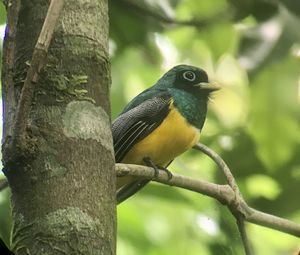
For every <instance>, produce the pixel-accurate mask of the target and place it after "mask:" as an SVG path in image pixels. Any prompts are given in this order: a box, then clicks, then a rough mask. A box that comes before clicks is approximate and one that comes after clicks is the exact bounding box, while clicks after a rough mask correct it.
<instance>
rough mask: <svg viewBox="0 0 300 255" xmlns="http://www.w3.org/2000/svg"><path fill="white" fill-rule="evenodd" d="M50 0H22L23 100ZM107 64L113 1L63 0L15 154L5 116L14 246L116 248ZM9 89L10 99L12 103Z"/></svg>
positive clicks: (19, 60)
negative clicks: (109, 6) (109, 7)
mask: <svg viewBox="0 0 300 255" xmlns="http://www.w3.org/2000/svg"><path fill="white" fill-rule="evenodd" d="M48 4H49V1H48V0H47V1H46V0H26V1H25V0H24V1H22V4H21V10H20V13H19V22H18V26H17V34H16V38H15V43H16V49H15V56H14V72H15V73H14V84H13V85H12V86H13V90H14V94H15V97H16V100H18V97H19V95H20V90H21V88H22V82H23V80H24V78H25V76H26V71H27V69H28V65H29V64H30V59H31V55H32V52H33V48H34V45H35V43H36V41H37V38H38V35H39V32H40V30H41V27H42V24H43V21H44V18H45V14H46V11H47V8H48ZM109 73H110V66H109V61H108V16H107V1H97V0H66V1H65V5H64V9H63V11H62V13H61V17H60V20H59V22H58V25H57V28H56V30H55V33H54V36H53V38H52V41H51V44H50V48H49V52H48V55H47V58H46V64H45V67H44V68H43V70H42V71H41V73H40V75H39V77H38V82H37V84H36V85H35V93H34V99H33V101H32V104H31V109H30V112H29V118H28V120H26V122H27V123H26V125H27V128H26V136H25V137H26V140H25V146H20V148H22V150H21V151H17V153H18V155H13V157H12V155H11V151H9V150H8V147H7V146H6V145H7V144H9V140H10V138H11V137H10V136H11V132H10V130H12V127H11V125H13V123H11V122H9V123H6V124H5V129H4V137H3V141H4V146H3V148H2V149H3V155H4V158H3V163H4V172H5V174H6V176H7V178H8V181H9V184H10V187H11V189H12V209H13V218H14V226H13V233H12V249H13V251H14V252H15V254H31V255H33V254H87V255H88V254H115V234H116V233H115V232H116V223H115V222H116V216H115V215H116V208H115V172H114V154H113V148H112V138H111V131H110V117H109V116H110V106H109V87H110V76H109V75H110V74H109ZM5 96H6V95H5V94H4V108H5V109H10V107H9V104H10V103H11V101H9V100H8V98H6V97H5ZM10 114H11V113H10ZM4 115H5V116H6V117H7V115H8V113H7V112H6V113H4ZM7 125H8V126H7ZM8 131H9V132H8ZM12 158H13V159H17V160H11V159H12Z"/></svg>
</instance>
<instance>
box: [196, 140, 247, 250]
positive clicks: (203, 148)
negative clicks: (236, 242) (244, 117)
mask: <svg viewBox="0 0 300 255" xmlns="http://www.w3.org/2000/svg"><path fill="white" fill-rule="evenodd" d="M193 148H194V149H196V150H199V151H201V152H203V153H205V154H206V155H207V156H208V157H210V158H211V159H212V160H213V161H214V162H215V163H216V164H217V166H218V167H219V168H220V170H221V171H222V172H223V173H224V175H225V177H226V179H227V182H228V184H229V186H230V187H231V188H232V190H233V192H234V193H235V201H234V203H232V204H231V205H228V208H229V209H230V210H231V212H232V214H233V215H234V217H235V218H236V223H237V226H238V230H239V232H240V235H241V239H242V241H243V246H244V249H245V253H246V255H251V254H252V253H251V250H250V247H251V244H250V240H249V238H248V236H247V232H246V229H245V222H244V215H243V213H241V211H239V210H237V209H236V206H237V207H238V205H239V204H240V203H241V202H242V201H244V200H243V197H242V194H241V192H240V190H239V187H238V185H237V183H236V181H235V179H234V176H233V174H232V173H231V171H230V168H229V167H228V166H227V164H226V163H225V161H224V160H223V159H222V158H221V157H220V156H219V155H218V154H217V153H216V152H214V151H213V150H212V149H210V148H208V147H207V146H206V145H204V144H201V143H198V144H196V145H195V146H194V147H193Z"/></svg>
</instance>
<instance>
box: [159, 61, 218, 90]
mask: <svg viewBox="0 0 300 255" xmlns="http://www.w3.org/2000/svg"><path fill="white" fill-rule="evenodd" d="M155 87H157V88H162V89H168V88H176V89H180V90H185V91H187V92H190V93H196V94H203V95H209V93H211V92H213V91H216V90H218V89H220V86H219V85H218V84H216V83H214V82H209V80H208V76H207V73H206V72H205V71H204V70H203V69H201V68H198V67H195V66H189V65H178V66H175V67H173V68H172V69H171V70H169V71H168V72H167V73H165V74H164V75H163V76H162V77H161V78H160V79H159V81H158V82H157V83H156V85H155Z"/></svg>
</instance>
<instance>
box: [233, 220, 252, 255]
mask: <svg viewBox="0 0 300 255" xmlns="http://www.w3.org/2000/svg"><path fill="white" fill-rule="evenodd" d="M236 224H237V226H238V229H239V232H240V235H241V239H242V242H243V246H244V250H245V254H246V255H252V254H253V252H252V249H251V246H250V241H249V239H248V236H247V232H246V227H245V221H244V219H243V217H241V215H239V216H237V217H236Z"/></svg>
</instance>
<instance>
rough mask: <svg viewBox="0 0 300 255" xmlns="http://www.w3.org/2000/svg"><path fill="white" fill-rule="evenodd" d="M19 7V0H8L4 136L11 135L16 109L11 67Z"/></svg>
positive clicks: (4, 46)
mask: <svg viewBox="0 0 300 255" xmlns="http://www.w3.org/2000/svg"><path fill="white" fill-rule="evenodd" d="M20 7H21V1H20V0H9V1H8V3H7V25H6V31H5V40H4V42H3V59H2V94H3V98H6V99H7V100H6V103H5V104H4V123H5V127H4V135H5V138H6V137H7V136H11V135H12V128H11V126H12V125H11V124H12V123H13V119H14V114H13V113H14V111H15V107H16V101H15V94H14V86H13V85H14V82H13V76H14V73H13V66H14V55H15V36H16V32H17V25H18V17H19V12H20ZM4 142H6V141H5V139H4Z"/></svg>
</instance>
